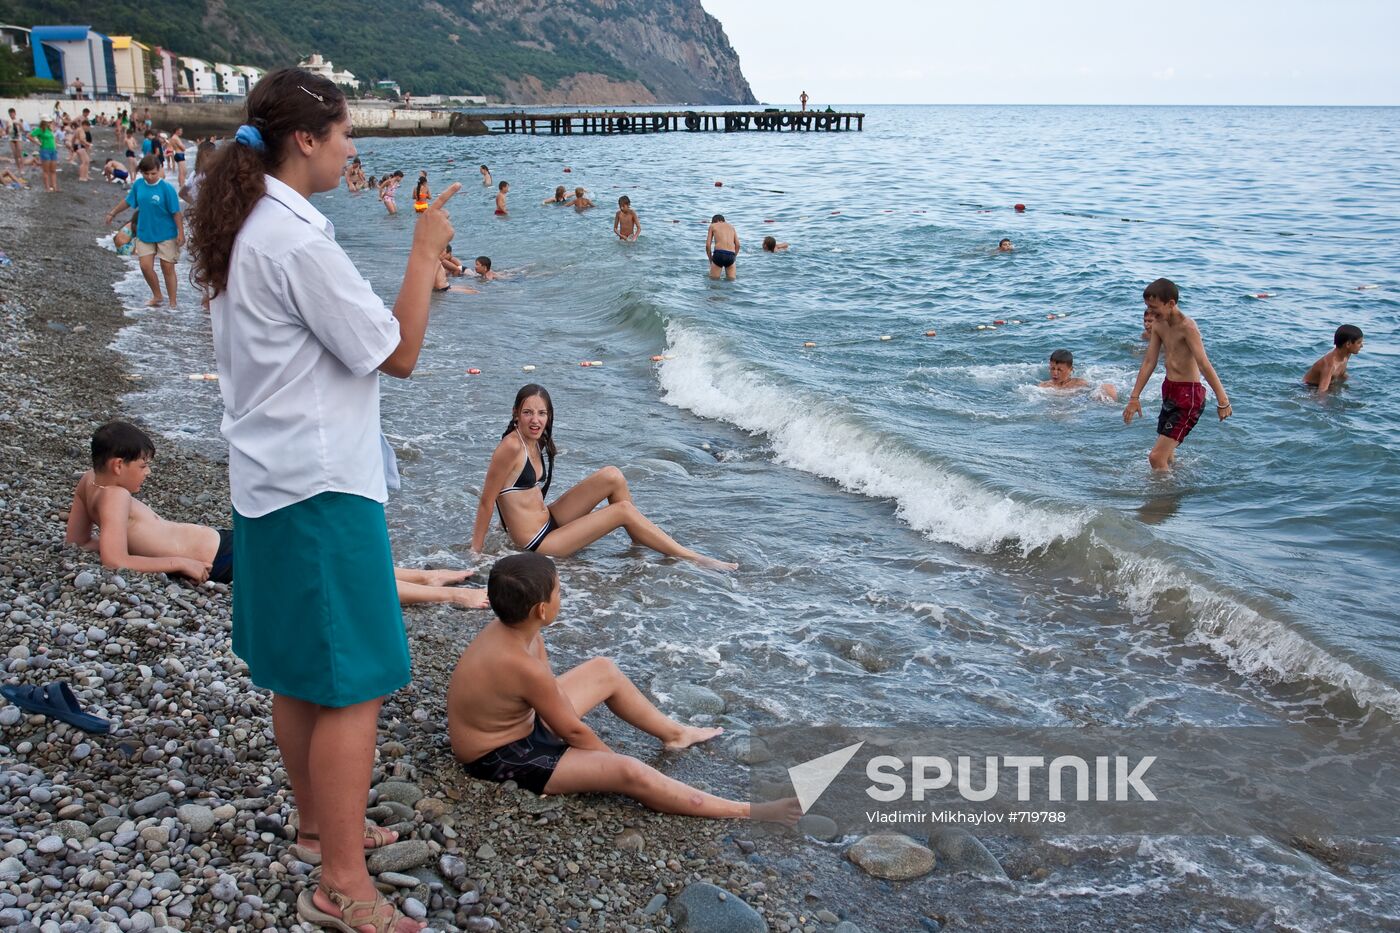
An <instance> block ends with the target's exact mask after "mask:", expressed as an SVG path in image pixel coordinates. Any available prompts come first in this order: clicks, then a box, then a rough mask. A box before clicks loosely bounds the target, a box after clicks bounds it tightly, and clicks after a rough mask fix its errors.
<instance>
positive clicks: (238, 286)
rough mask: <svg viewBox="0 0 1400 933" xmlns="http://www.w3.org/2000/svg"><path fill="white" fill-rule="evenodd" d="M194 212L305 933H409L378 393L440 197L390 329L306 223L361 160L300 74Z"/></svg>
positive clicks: (343, 119) (424, 275)
mask: <svg viewBox="0 0 1400 933" xmlns="http://www.w3.org/2000/svg"><path fill="white" fill-rule="evenodd" d="M234 140H235V142H234V144H233V145H229V146H225V147H221V148H220V149H218V150H217V152H216V154H215V156H214V160H213V161H214V164H213V165H212V166H211V167H210V170H209V172H208V176H207V178H206V179H205V180H204V182H203V183H202V185H201V190H200V197H199V198H198V200H196V202H195V214H196V217H195V223H194V224H193V225H192V229H193V231H194V238H193V253H194V257H195V270H194V280H195V283H196V284H197V285H198V286H199V287H200V288H202V289H204V290H205V293H206V294H207V295H208V296H209V317H210V322H211V324H212V326H213V332H214V351H215V357H216V358H217V360H218V365H219V389H220V393H221V395H222V397H223V403H224V416H223V427H222V430H223V434H224V436H225V438H227V440H228V444H229V489H230V493H231V495H232V498H233V525H234V546H233V566H234V576H235V577H236V578H237V580H238V586H237V587H236V588H235V589H234V595H233V650H234V652H235V653H236V654H237V655H238V656H239V657H240V658H242V659H243V661H244V662H245V663H246V664H247V665H248V672H249V677H250V678H251V679H252V681H253V683H254V684H256V685H258V686H259V687H261V688H263V689H265V690H269V691H271V693H272V728H273V734H274V736H275V737H276V740H277V747H278V749H279V750H280V752H281V755H282V762H283V766H284V768H285V769H286V773H287V777H288V780H289V781H290V783H291V790H292V795H293V797H294V798H295V800H296V806H297V813H298V820H297V834H298V840H297V842H298V845H299V846H300V847H301V848H302V849H304V850H309V851H310V852H316V853H318V854H319V855H320V857H321V877H320V880H319V882H317V884H316V887H315V888H314V889H313V888H311V887H309V886H308V887H307V888H305V889H304V890H303V891H302V892H301V896H300V897H299V898H298V899H297V915H298V917H299V918H300V919H301V920H303V921H305V922H307V923H309V924H313V925H316V926H320V927H322V928H333V929H337V930H358V931H361V933H362V931H363V930H365V929H374V930H378V931H380V933H389V931H393V933H417V931H419V930H421V929H423V926H424V924H423V923H421V922H420V921H415V920H410V919H409V918H407V917H405V916H403V915H402V914H400V913H399V912H398V911H397V910H396V909H395V908H394V906H393V904H391V903H390V902H389V901H387V900H385V899H384V898H383V897H382V896H380V894H379V892H378V891H377V890H376V889H375V887H374V883H373V882H372V881H371V880H370V876H369V872H368V871H367V870H366V866H365V850H366V849H367V848H374V847H379V846H383V845H387V844H389V843H392V842H393V841H394V840H395V839H396V838H397V834H396V833H395V832H393V831H391V830H386V829H383V828H382V827H378V826H372V825H367V824H366V822H365V800H366V799H367V798H368V796H369V787H370V776H371V772H372V769H373V767H374V749H375V733H376V731H377V723H378V719H379V710H380V706H381V704H382V702H383V698H384V697H385V696H387V695H388V694H390V693H393V692H394V691H396V690H398V689H399V688H401V687H403V686H405V685H406V684H407V683H408V682H409V680H410V676H411V672H410V667H409V654H408V639H407V637H406V636H405V633H404V628H403V616H402V614H401V613H400V611H399V601H398V596H397V591H396V587H395V584H394V563H393V557H392V555H391V553H390V550H389V534H388V528H387V526H386V524H385V521H384V502H385V500H386V499H387V498H388V480H387V477H388V475H390V474H391V472H392V471H391V469H390V468H391V466H392V465H393V461H392V459H390V458H391V457H392V451H391V450H390V449H389V448H388V445H387V444H386V443H385V442H384V437H383V434H382V433H381V432H380V427H379V373H381V372H384V373H388V374H389V375H391V376H395V377H397V378H400V379H403V378H407V377H408V376H410V375H412V373H413V370H414V368H415V366H416V365H417V363H418V356H419V352H420V351H421V350H422V347H423V336H424V333H425V332H426V330H427V326H428V307H429V299H430V297H431V295H432V287H433V275H434V272H435V270H436V269H437V268H438V267H439V263H438V257H439V256H440V255H441V254H442V248H443V247H444V246H446V245H447V244H448V242H449V241H451V239H452V222H451V220H450V219H449V218H448V216H447V212H446V210H445V209H444V208H445V205H446V203H447V201H448V200H449V199H450V198H451V197H452V196H453V195H454V194H456V193H457V191H458V189H459V188H460V187H461V186H460V185H452V186H450V187H448V188H447V190H446V191H444V192H443V193H442V194H441V195H440V196H439V197H438V199H437V201H436V202H435V203H434V204H433V205H432V206H431V207H430V208H429V209H428V210H427V211H424V212H423V213H422V214H421V215H419V217H418V220H417V223H416V225H415V227H414V233H413V243H412V246H411V247H410V251H409V255H408V265H407V268H406V269H405V271H404V277H403V284H402V287H401V288H400V289H399V293H398V298H397V300H396V301H395V304H394V308H393V311H392V312H391V311H390V309H389V308H388V307H386V306H385V304H384V302H383V300H382V299H380V298H379V296H378V295H376V294H375V293H374V289H373V288H372V287H371V286H370V284H369V282H367V281H366V280H365V278H364V276H363V275H361V274H360V272H359V270H358V269H356V268H355V265H354V263H352V262H351V261H350V258H349V257H348V256H346V255H345V251H344V250H343V249H341V247H340V246H339V245H338V244H337V243H336V241H335V228H334V227H333V226H332V225H331V222H330V221H329V220H327V219H326V217H325V215H324V214H322V213H321V212H320V211H319V210H317V209H316V208H315V206H313V205H312V203H311V201H310V198H311V196H312V195H313V194H316V193H317V192H322V191H331V190H333V189H334V188H335V187H336V186H337V185H338V184H339V181H340V176H341V171H342V170H343V169H344V167H345V163H346V161H347V160H348V159H350V158H352V157H353V156H354V155H355V143H354V140H353V139H352V138H351V124H350V116H349V112H348V110H347V108H346V104H345V95H344V94H343V93H342V92H341V90H340V89H339V88H338V87H336V85H335V84H333V83H332V82H330V81H328V80H327V79H325V78H322V77H319V76H317V75H314V74H312V73H311V72H308V71H305V70H303V69H300V68H283V69H280V70H278V71H274V72H272V73H271V74H268V75H267V76H266V77H264V78H263V79H262V80H261V81H259V82H258V84H257V86H256V87H255V88H253V91H252V93H250V94H249V95H248V101H247V120H246V122H245V123H244V125H242V126H240V127H239V128H238V133H237V134H236V135H235V137H234Z"/></svg>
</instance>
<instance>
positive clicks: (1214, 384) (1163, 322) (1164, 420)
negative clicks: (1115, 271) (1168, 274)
mask: <svg viewBox="0 0 1400 933" xmlns="http://www.w3.org/2000/svg"><path fill="white" fill-rule="evenodd" d="M1179 297H1180V292H1178V291H1177V287H1176V285H1174V284H1173V283H1172V282H1170V281H1169V280H1167V279H1158V280H1157V281H1155V282H1153V283H1152V284H1150V285H1148V286H1147V287H1146V288H1144V289H1143V290H1142V300H1143V302H1145V303H1146V305H1147V312H1148V314H1149V315H1151V318H1152V336H1151V338H1150V339H1149V340H1148V342H1147V352H1146V354H1145V355H1144V357H1143V361H1142V368H1140V369H1139V370H1138V375H1137V381H1136V382H1135V383H1133V394H1132V395H1131V396H1129V398H1128V404H1127V406H1126V407H1124V409H1123V423H1124V424H1132V421H1133V418H1134V417H1137V416H1140V415H1141V414H1142V402H1141V401H1139V399H1138V396H1139V395H1141V394H1142V389H1143V386H1145V385H1147V380H1148V379H1150V378H1152V373H1153V371H1154V370H1155V369H1156V368H1157V359H1158V357H1159V356H1161V353H1162V350H1163V348H1165V349H1166V351H1167V378H1166V379H1165V380H1164V381H1163V382H1162V409H1161V412H1160V414H1158V416H1157V443H1156V444H1155V445H1153V447H1152V450H1151V452H1150V453H1148V455H1147V460H1148V462H1149V463H1151V464H1152V469H1154V470H1165V469H1167V468H1168V467H1170V466H1171V464H1172V461H1173V460H1174V459H1175V458H1176V448H1177V447H1179V446H1180V445H1181V442H1182V441H1184V440H1186V435H1188V434H1190V433H1191V429H1192V428H1194V427H1195V426H1196V422H1197V421H1198V420H1199V419H1200V417H1201V412H1202V411H1204V410H1205V406H1206V390H1205V386H1203V385H1201V374H1202V373H1204V374H1205V377H1206V382H1208V383H1210V387H1211V390H1212V391H1213V392H1214V393H1215V410H1216V415H1218V416H1219V418H1220V420H1221V421H1224V420H1225V419H1226V418H1228V417H1230V415H1231V408H1230V400H1229V398H1228V397H1226V395H1225V387H1224V386H1223V385H1221V384H1220V377H1219V376H1217V375H1216V374H1215V367H1214V366H1211V365H1210V358H1209V357H1207V356H1206V348H1205V344H1203V343H1202V342H1201V332H1200V330H1199V329H1198V328H1197V327H1196V322H1195V321H1193V320H1191V319H1190V318H1189V317H1187V316H1186V315H1185V314H1182V313H1181V309H1180V308H1179V307H1177V299H1178V298H1179Z"/></svg>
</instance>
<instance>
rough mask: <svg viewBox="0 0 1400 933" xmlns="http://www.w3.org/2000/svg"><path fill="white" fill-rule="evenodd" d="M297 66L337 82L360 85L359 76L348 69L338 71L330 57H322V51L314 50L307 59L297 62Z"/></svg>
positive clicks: (354, 85)
mask: <svg viewBox="0 0 1400 933" xmlns="http://www.w3.org/2000/svg"><path fill="white" fill-rule="evenodd" d="M297 67H298V68H305V69H306V70H307V71H309V72H311V73H312V74H314V75H320V76H321V77H323V78H325V79H326V80H328V81H331V82H334V83H335V84H344V85H346V86H348V87H353V88H358V87H359V86H360V79H359V78H356V77H355V76H354V75H353V74H352V73H350V72H348V71H336V70H335V65H333V64H331V62H330V59H327V58H322V57H321V53H320V52H312V53H311V55H310V57H309V58H307V59H306V60H305V61H301V62H297Z"/></svg>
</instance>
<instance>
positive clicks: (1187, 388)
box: [1157, 379, 1206, 444]
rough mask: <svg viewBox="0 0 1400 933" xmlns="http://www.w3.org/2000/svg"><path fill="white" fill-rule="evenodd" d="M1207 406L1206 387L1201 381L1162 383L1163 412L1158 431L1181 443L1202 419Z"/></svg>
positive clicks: (1167, 381)
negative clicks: (1202, 413)
mask: <svg viewBox="0 0 1400 933" xmlns="http://www.w3.org/2000/svg"><path fill="white" fill-rule="evenodd" d="M1205 407H1206V387H1205V386H1203V385H1201V384H1200V383H1199V382H1175V381H1173V380H1171V379H1167V380H1165V381H1163V383H1162V412H1161V414H1159V415H1158V416H1157V433H1158V434H1160V435H1162V436H1163V437H1170V438H1171V439H1172V440H1174V441H1176V442H1177V443H1178V444H1180V443H1181V442H1182V441H1184V440H1186V435H1188V434H1190V433H1191V429H1192V428H1194V427H1195V426H1196V422H1197V421H1199V420H1200V419H1201V412H1202V411H1204V410H1205Z"/></svg>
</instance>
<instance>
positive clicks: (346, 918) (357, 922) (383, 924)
mask: <svg viewBox="0 0 1400 933" xmlns="http://www.w3.org/2000/svg"><path fill="white" fill-rule="evenodd" d="M320 888H321V891H322V892H324V893H325V895H326V897H327V899H329V900H330V902H331V903H332V904H334V905H335V906H336V907H337V908H338V909H339V910H340V916H339V917H336V916H334V915H332V914H328V913H326V912H325V911H324V910H322V909H321V908H319V907H317V906H316V901H315V899H314V896H315V895H314V889H313V888H307V889H306V890H304V891H302V892H301V896H300V897H298V898H297V916H298V917H299V918H301V919H302V920H305V921H306V922H307V923H314V924H316V925H317V926H319V927H321V928H322V929H326V930H339V931H340V933H360V927H364V926H372V927H374V933H394V931H395V930H396V929H397V928H398V925H399V921H400V920H407V919H408V917H406V916H405V915H403V914H402V913H400V912H399V910H398V908H396V907H395V906H394V905H393V904H391V903H389V902H388V901H387V900H385V899H384V898H383V897H382V896H380V895H375V898H374V900H372V901H353V900H351V899H350V898H348V897H346V896H345V895H344V894H341V893H340V892H339V891H337V890H335V889H334V888H330V887H327V886H326V883H325V882H324V881H323V882H321V885H320Z"/></svg>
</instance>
